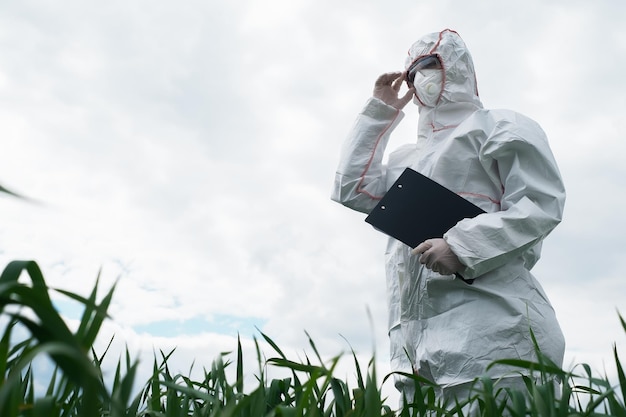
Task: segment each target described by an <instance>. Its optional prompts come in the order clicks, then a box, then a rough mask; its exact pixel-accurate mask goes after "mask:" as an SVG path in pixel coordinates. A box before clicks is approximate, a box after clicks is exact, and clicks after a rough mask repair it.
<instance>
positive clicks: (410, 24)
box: [0, 0, 626, 375]
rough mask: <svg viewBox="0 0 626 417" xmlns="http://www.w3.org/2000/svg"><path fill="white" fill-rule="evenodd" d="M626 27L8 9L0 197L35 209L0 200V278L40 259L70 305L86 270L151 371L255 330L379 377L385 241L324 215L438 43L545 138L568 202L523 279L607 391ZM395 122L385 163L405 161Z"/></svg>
mask: <svg viewBox="0 0 626 417" xmlns="http://www.w3.org/2000/svg"><path fill="white" fill-rule="evenodd" d="M625 18H626V3H624V2H623V1H620V0H614V1H610V0H597V1H593V2H590V1H582V0H581V1H576V0H573V1H572V0H563V1H551V2H546V1H542V0H524V1H517V0H515V1H506V2H503V1H500V0H486V1H480V2H468V1H465V0H448V1H413V0H399V1H395V2H392V3H390V2H388V1H382V0H380V1H362V0H358V1H357V0H345V1H335V0H333V1H331V0H264V1H258V0H229V1H216V0H209V1H199V0H185V1H177V2H174V1H167V0H150V1H147V0H137V1H128V0H123V1H122V0H111V1H106V2H103V1H84V0H80V1H79V0H67V1H64V2H53V1H49V0H20V1H16V0H13V1H3V2H2V3H1V5H0V137H1V139H0V146H1V148H0V184H2V185H3V186H5V187H7V188H11V189H13V190H14V191H17V192H19V193H23V194H26V195H28V196H31V197H33V198H35V199H37V200H38V201H40V202H41V204H30V203H25V202H23V201H20V200H17V199H13V198H10V197H7V196H0V219H1V220H2V221H1V223H0V263H1V264H2V268H3V267H4V265H6V263H8V262H9V261H11V260H13V259H34V260H36V261H37V262H38V263H39V264H40V266H41V267H42V269H43V272H44V275H45V277H46V279H47V280H48V282H49V284H50V285H51V286H53V287H57V288H62V289H68V290H73V291H75V292H78V293H80V294H83V295H87V294H88V293H89V291H90V290H91V288H92V287H93V285H94V284H95V281H96V277H97V275H98V273H99V271H101V278H100V280H101V286H102V288H103V290H105V289H108V288H109V287H110V286H111V285H113V283H114V282H115V281H116V280H119V282H118V287H117V290H116V295H115V298H114V304H113V306H112V308H111V313H112V316H113V318H112V321H110V322H109V324H108V328H109V330H107V331H110V332H115V334H116V335H117V336H116V337H117V340H118V341H119V343H120V344H128V345H129V347H130V348H131V350H132V351H133V352H134V353H136V356H139V355H143V356H145V357H146V358H147V359H146V366H147V367H148V372H149V367H150V363H148V362H150V361H151V358H152V350H153V349H157V350H158V349H168V348H171V347H174V346H177V347H178V351H177V354H176V355H174V357H175V360H176V361H177V362H176V363H180V366H181V369H182V370H183V371H184V370H185V369H187V368H188V367H189V366H190V364H191V363H192V362H193V361H194V360H195V363H196V365H195V366H196V367H198V366H200V367H201V366H203V365H207V364H210V362H211V360H212V359H214V358H215V357H216V356H217V355H218V354H219V352H222V351H226V350H233V349H234V348H235V347H236V338H237V334H238V333H240V334H241V336H242V338H243V341H244V344H245V345H246V346H247V348H249V347H250V346H251V343H250V340H251V338H252V337H253V336H256V337H258V336H259V333H258V331H257V330H256V328H258V329H260V330H261V331H263V332H264V333H266V334H268V335H269V336H270V337H272V338H273V339H274V340H275V341H276V342H277V344H278V345H279V346H281V348H284V350H286V351H294V352H305V351H309V352H310V350H309V346H308V342H307V338H306V335H305V331H307V332H308V333H309V334H310V335H311V337H312V338H313V340H314V341H315V342H316V345H317V347H318V348H319V349H320V351H322V352H323V353H324V354H325V355H328V356H334V355H336V354H339V353H340V352H342V351H347V350H349V348H350V345H351V346H352V347H353V348H354V349H355V350H356V351H357V352H358V353H359V355H362V356H363V357H364V358H366V359H368V358H369V357H370V356H371V355H372V354H373V352H374V349H376V357H377V363H378V366H379V369H378V372H379V374H381V375H382V374H384V373H385V371H386V370H388V365H387V360H388V355H387V346H388V344H387V339H386V329H385V327H386V315H387V313H386V306H385V287H384V267H383V262H384V259H383V250H384V246H385V238H384V237H383V236H382V235H380V234H379V233H378V232H376V231H374V230H373V229H372V228H371V227H370V226H369V225H367V224H366V223H364V222H363V218H364V216H363V215H361V214H359V213H356V212H352V211H350V210H348V209H346V208H344V207H342V206H340V205H338V204H336V203H333V202H331V201H330V199H329V195H330V190H331V185H332V181H333V177H334V172H335V167H336V164H337V162H338V154H339V149H340V146H341V142H342V141H343V139H344V137H345V136H346V134H347V132H348V130H349V129H350V127H351V125H352V123H353V121H354V119H355V117H356V114H357V113H358V112H359V110H360V109H361V107H362V106H363V104H364V103H365V101H366V100H367V98H368V97H369V96H370V95H371V91H372V86H373V82H374V80H375V79H376V77H377V76H378V75H379V74H380V73H382V72H387V71H394V70H400V69H402V65H403V63H404V58H405V56H406V51H407V49H408V47H409V46H410V45H411V44H412V43H413V42H414V41H415V40H416V39H418V38H419V37H421V36H422V35H423V34H425V33H429V32H436V31H440V30H442V29H444V28H452V29H454V30H456V31H458V32H459V33H460V35H461V36H462V38H463V39H464V40H465V42H466V44H467V45H468V47H469V48H470V51H471V52H472V55H473V57H474V62H475V66H476V71H477V77H478V86H479V92H480V95H481V98H482V100H483V103H484V105H485V107H487V108H510V109H514V110H517V111H519V112H521V113H524V114H526V115H528V116H530V117H531V118H533V119H535V120H537V121H538V122H539V123H540V124H541V125H542V127H543V128H544V130H545V131H546V133H547V134H548V137H549V139H550V141H551V146H552V149H553V152H554V154H555V156H556V159H557V161H558V163H559V165H560V168H561V171H562V175H563V178H564V181H565V183H566V187H567V192H568V201H567V204H566V212H565V218H564V220H563V222H562V224H561V225H560V226H559V227H558V228H557V229H556V230H555V231H554V233H553V234H551V235H550V236H549V237H548V239H547V240H546V242H545V244H544V251H543V258H542V260H541V261H540V262H539V264H538V265H537V266H536V267H535V269H534V271H533V272H534V273H535V275H536V276H537V277H538V279H539V280H540V282H541V283H542V284H543V286H544V288H545V290H546V292H547V293H548V296H549V297H550V299H551V301H552V303H553V305H554V307H555V309H556V312H557V316H558V318H559V320H560V323H561V326H562V328H563V331H564V333H565V337H566V341H567V352H566V359H565V364H566V367H568V366H570V365H573V364H576V363H581V362H585V363H589V364H591V365H592V367H594V369H598V370H600V371H604V368H605V367H606V370H607V372H608V373H609V374H612V373H613V369H614V365H613V359H612V354H611V348H612V344H613V343H614V342H616V343H617V344H618V349H621V352H626V350H624V348H623V347H624V345H625V343H626V338H625V337H624V334H623V331H622V330H621V327H620V325H619V320H618V315H617V311H621V312H622V314H626V279H625V278H624V268H623V263H624V259H625V257H626V243H625V242H626V239H624V234H625V232H626V223H625V222H624V220H623V211H624V206H625V205H626V183H625V178H626V159H625V158H626V157H625V156H624V155H625V154H626V141H625V140H624V132H625V131H626V122H625V120H626V118H625V117H624V114H626V99H625V95H624V87H625V86H626V84H625V83H624V81H623V77H624V76H623V74H625V73H626V28H625V27H624V19H625ZM405 113H406V117H405V119H404V120H403V122H402V124H401V125H400V126H399V127H398V129H397V130H396V131H395V133H394V135H393V138H392V141H391V144H390V148H389V149H390V150H391V149H392V148H394V147H396V146H398V145H399V144H402V143H406V142H412V141H414V140H416V133H415V132H416V121H417V109H416V108H415V107H414V106H413V105H412V104H410V105H409V106H408V107H407V108H406V111H405ZM55 299H56V301H57V303H58V305H59V307H60V309H61V311H62V312H63V313H64V314H65V315H66V316H67V317H68V319H69V320H71V319H76V318H78V317H79V315H78V312H79V311H78V310H77V309H76V306H75V305H73V304H71V303H69V302H67V301H66V300H65V299H63V298H62V297H55ZM368 311H369V312H370V314H371V317H372V322H370V319H369V317H368ZM344 338H345V339H346V340H347V342H346V340H344ZM348 342H349V344H348ZM374 345H375V348H374ZM250 352H251V350H250ZM270 354H271V350H269V349H268V356H271V355H270ZM622 355H624V354H622ZM255 360H256V359H255V357H254V356H250V357H249V359H248V361H249V362H255ZM346 368H347V369H351V367H350V359H349V358H346ZM255 369H256V368H255ZM348 372H350V371H348Z"/></svg>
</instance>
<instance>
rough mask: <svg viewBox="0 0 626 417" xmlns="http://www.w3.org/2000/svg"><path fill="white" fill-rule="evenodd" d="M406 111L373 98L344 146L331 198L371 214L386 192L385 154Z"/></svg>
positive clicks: (357, 120) (356, 122)
mask: <svg viewBox="0 0 626 417" xmlns="http://www.w3.org/2000/svg"><path fill="white" fill-rule="evenodd" d="M403 117H404V114H403V113H402V112H401V111H400V110H398V109H395V108H394V107H392V106H389V105H387V104H385V103H383V102H382V101H380V100H378V99H376V98H371V99H369V100H368V102H367V103H366V105H365V107H364V108H363V110H362V111H361V113H359V115H358V117H357V119H356V121H355V123H354V126H353V127H352V130H351V131H350V133H349V134H348V137H347V138H346V140H345V142H344V144H343V147H342V149H341V154H340V159H339V166H338V168H337V172H336V174H335V182H334V186H333V190H332V194H331V199H332V200H334V201H336V202H338V203H341V204H343V205H344V206H346V207H349V208H351V209H353V210H356V211H360V212H363V213H369V212H370V211H371V210H372V209H373V208H374V206H376V204H377V202H378V201H379V200H380V199H381V198H382V196H383V195H384V194H385V192H386V191H387V190H386V180H385V178H386V172H385V166H384V165H383V163H382V161H383V155H384V152H385V148H386V147H387V143H388V142H389V137H390V135H391V132H392V130H393V129H394V128H395V126H397V124H398V123H399V122H400V120H401V119H402V118H403Z"/></svg>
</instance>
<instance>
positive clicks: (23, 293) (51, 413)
mask: <svg viewBox="0 0 626 417" xmlns="http://www.w3.org/2000/svg"><path fill="white" fill-rule="evenodd" d="M18 279H19V280H18ZM52 291H56V292H59V293H60V294H62V295H63V296H66V297H69V298H70V299H72V300H75V301H77V302H78V303H80V305H81V306H82V307H83V314H82V318H81V320H80V324H79V325H78V328H77V329H76V330H74V331H71V330H70V328H69V327H68V326H67V324H66V323H65V321H64V320H63V318H62V317H61V315H60V314H59V312H58V311H56V309H55V308H54V306H53V304H52V301H51V298H50V294H51V292H52ZM114 291H115V288H114V287H113V288H110V289H108V290H107V291H106V292H105V293H104V295H99V294H98V292H99V288H98V282H97V280H96V283H95V285H94V288H93V290H92V292H91V293H90V294H89V295H86V296H82V295H78V294H74V293H72V292H69V291H64V290H52V289H50V288H49V287H48V286H47V285H46V282H45V280H44V277H43V274H42V272H41V270H40V268H39V267H38V265H37V264H36V263H35V262H32V261H14V262H11V263H9V264H8V265H7V266H6V268H5V269H4V271H3V272H2V275H1V276H0V313H1V315H2V317H0V323H6V324H5V326H4V328H3V329H2V332H1V333H0V334H1V339H0V417H14V416H33V417H35V416H36V417H56V416H84V417H92V416H93V417H98V416H112V417H118V416H119V417H121V416H129V417H130V416H132V417H135V416H152V417H157V416H163V417H178V416H198V417H199V416H214V417H225V416H229V417H230V416H241V417H254V416H286V417H290V416H320V417H322V416H324V417H344V416H345V417H348V416H363V417H367V416H392V415H398V416H462V415H467V414H466V413H467V412H466V410H467V409H468V408H472V409H474V410H476V412H477V413H478V414H479V415H482V416H501V415H510V416H624V417H626V407H625V405H624V398H625V394H626V377H625V376H624V372H623V368H622V365H621V363H620V359H619V356H618V352H617V348H616V347H614V348H613V352H612V353H613V357H614V361H615V367H616V372H617V376H618V378H617V379H618V380H617V381H613V382H611V381H609V379H608V377H606V376H604V375H600V376H598V375H594V374H593V373H592V370H591V369H590V367H589V366H587V365H585V364H580V365H577V366H576V367H574V369H573V370H569V371H565V370H563V369H560V368H558V367H556V366H554V365H553V364H551V363H550V362H549V361H548V360H547V359H545V358H543V357H542V356H541V353H540V352H539V354H538V357H539V360H538V362H537V363H531V362H525V361H518V360H511V361H502V362H504V363H507V364H508V365H510V366H511V369H512V372H513V371H515V370H520V371H525V372H526V373H528V374H532V375H534V376H535V377H534V378H527V380H526V381H527V387H526V390H524V391H512V390H506V391H501V389H499V388H498V385H497V383H496V384H495V385H494V384H493V383H492V382H491V381H490V380H489V379H486V378H482V377H481V376H480V375H477V376H476V380H475V388H476V389H475V391H474V392H472V394H471V395H470V396H469V397H468V398H465V399H459V402H458V403H456V404H442V403H441V402H440V401H439V400H438V399H437V398H436V396H435V389H434V386H433V384H431V383H430V382H429V381H426V380H422V379H420V378H418V377H414V376H410V377H412V378H415V380H416V383H417V384H418V386H419V389H418V390H417V391H416V396H415V399H414V400H413V402H411V403H408V404H406V405H405V406H404V407H402V408H400V409H398V406H397V404H387V403H386V399H385V398H383V397H382V396H381V385H382V384H383V383H385V381H386V380H387V379H388V378H390V377H391V375H385V376H383V377H382V378H380V377H379V375H377V374H376V369H375V366H374V360H373V359H372V360H371V361H370V362H369V364H368V366H367V367H366V368H365V369H363V368H362V367H361V366H360V364H359V362H358V361H357V358H356V355H353V357H352V358H349V359H350V360H353V362H354V374H355V375H356V382H355V383H353V386H350V385H349V383H348V382H346V381H344V380H342V379H339V378H336V377H335V375H334V371H335V369H336V366H337V364H338V362H339V360H340V358H341V355H337V356H336V357H332V358H323V357H322V356H321V355H320V354H319V352H318V350H317V348H316V345H315V343H314V341H313V340H311V339H310V338H309V345H310V346H309V348H310V349H311V352H312V354H311V355H310V356H311V358H308V357H307V358H306V360H304V361H302V360H293V359H290V358H288V357H287V355H285V354H284V353H283V351H282V350H281V349H280V347H279V346H277V345H276V343H274V341H273V340H272V339H271V338H270V337H269V336H267V335H265V334H263V333H260V334H259V337H260V338H261V339H260V340H263V342H265V343H267V344H268V345H269V346H270V347H271V351H270V352H262V351H261V348H260V343H258V341H257V340H255V346H256V352H257V355H256V358H253V359H252V360H253V361H256V362H257V364H258V372H257V374H256V382H255V384H254V385H253V386H244V378H243V364H244V358H243V354H242V349H241V343H238V344H237V346H233V353H231V354H225V355H223V356H219V357H217V358H215V359H214V361H213V363H212V366H211V368H210V369H206V370H205V371H204V372H203V374H204V375H203V377H202V378H200V379H199V380H198V378H197V377H196V378H194V379H192V378H191V377H190V376H186V375H182V374H173V373H172V372H171V371H170V369H169V367H168V360H169V358H170V355H171V353H170V354H165V353H161V355H160V356H159V357H155V358H154V364H153V372H152V376H151V377H150V378H149V380H147V381H145V382H142V381H137V380H136V375H137V361H136V360H135V359H134V358H132V357H131V354H130V353H129V352H128V351H126V352H125V355H123V358H122V359H121V360H119V361H118V362H117V367H116V370H115V374H114V377H113V378H112V381H109V382H105V380H104V378H103V369H102V367H101V366H102V363H103V360H104V358H105V356H106V355H107V351H108V349H105V351H104V352H96V351H94V349H93V345H94V342H95V340H96V338H97V337H98V334H99V332H100V330H101V328H102V325H103V323H104V321H105V320H106V319H107V310H108V308H109V305H110V303H111V300H112V298H113V294H114ZM619 320H620V321H621V324H622V327H623V328H624V331H626V323H625V322H624V320H623V319H622V317H621V316H620V317H619ZM21 335H24V337H22V336H21ZM42 355H45V356H48V357H49V358H50V359H51V360H52V363H53V364H54V366H55V370H54V371H53V372H52V375H51V376H50V377H49V380H46V381H44V382H43V383H42V381H41V380H40V379H41V375H37V374H36V371H37V369H36V367H35V366H33V361H35V360H37V359H38V358H39V357H41V356H42ZM263 358H268V359H263ZM247 360H248V359H247V358H246V361H247ZM502 362H501V363H502ZM270 368H280V369H281V370H283V371H284V370H287V372H288V375H289V376H287V377H284V378H279V379H270V378H269V377H268V376H267V375H268V372H267V371H268V369H270ZM555 377H557V378H559V379H560V380H561V381H562V382H563V383H562V384H561V387H560V390H559V392H558V393H555V392H554V390H553V385H552V384H551V382H550V381H551V380H552V379H554V378H555ZM138 383H139V386H141V387H142V388H141V389H140V390H139V393H137V390H136V389H134V388H133V387H135V386H137V384H138ZM386 383H389V381H387V382H386ZM503 392H506V394H508V395H506V396H505V397H504V399H501V398H502V396H500V395H499V394H500V393H503Z"/></svg>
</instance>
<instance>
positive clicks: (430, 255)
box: [411, 239, 465, 275]
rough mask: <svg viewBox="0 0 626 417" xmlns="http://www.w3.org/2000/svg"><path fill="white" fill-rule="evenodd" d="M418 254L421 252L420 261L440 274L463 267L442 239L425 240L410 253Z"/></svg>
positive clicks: (451, 272) (449, 273)
mask: <svg viewBox="0 0 626 417" xmlns="http://www.w3.org/2000/svg"><path fill="white" fill-rule="evenodd" d="M418 254H421V256H420V258H419V261H420V263H422V264H424V265H426V268H428V269H431V270H433V271H435V272H438V273H440V274H442V275H452V274H454V273H455V272H459V271H460V270H462V269H463V268H465V265H463V264H462V263H461V262H460V261H459V258H458V257H457V256H456V255H455V254H454V252H452V249H450V246H448V242H446V241H445V240H444V239H428V240H425V241H424V242H422V243H420V244H419V245H417V246H416V247H415V249H413V250H412V251H411V255H418Z"/></svg>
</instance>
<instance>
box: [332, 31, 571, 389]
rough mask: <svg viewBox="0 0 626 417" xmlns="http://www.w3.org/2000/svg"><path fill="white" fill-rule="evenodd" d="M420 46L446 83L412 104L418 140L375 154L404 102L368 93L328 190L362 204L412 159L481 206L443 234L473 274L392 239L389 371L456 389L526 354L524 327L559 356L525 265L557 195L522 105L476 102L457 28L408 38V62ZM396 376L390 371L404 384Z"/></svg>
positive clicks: (542, 297) (556, 330)
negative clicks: (434, 262)
mask: <svg viewBox="0 0 626 417" xmlns="http://www.w3.org/2000/svg"><path fill="white" fill-rule="evenodd" d="M429 54H436V55H438V57H439V59H440V61H441V63H442V67H443V71H444V85H443V91H442V94H441V96H440V98H439V100H438V102H437V104H436V105H435V107H426V106H423V105H419V106H420V107H419V122H418V135H417V136H418V137H417V143H414V144H408V145H404V146H401V147H400V148H399V149H397V150H396V151H394V152H392V153H391V154H390V155H389V158H388V162H387V165H386V166H385V165H383V153H384V151H385V147H386V145H387V142H388V140H389V136H390V134H391V132H392V131H393V129H394V128H395V126H396V125H397V124H398V123H399V121H400V120H401V118H402V117H403V113H402V112H401V111H400V110H397V109H395V108H394V107H392V106H389V105H387V104H385V103H384V102H382V101H381V100H379V99H376V98H371V99H369V101H368V102H367V104H366V105H365V108H364V109H363V110H362V111H361V113H360V114H359V115H358V118H357V120H356V123H355V125H354V127H353V129H352V131H351V132H350V134H349V135H348V137H347V140H346V141H345V143H344V145H343V148H342V152H341V157H340V163H339V166H338V170H337V173H336V178H335V183H334V189H333V192H332V199H333V200H334V201H337V202H339V203H341V204H343V205H345V206H347V207H349V208H351V209H354V210H357V211H360V212H363V213H368V212H369V211H370V210H371V209H372V208H373V207H374V206H375V205H376V204H377V202H378V200H380V198H381V197H382V196H383V195H384V194H385V192H386V191H387V190H388V189H389V188H390V186H391V185H392V184H393V182H394V181H395V180H396V179H397V178H398V176H399V175H400V174H401V173H402V171H403V170H404V169H405V168H406V167H411V168H413V169H414V170H416V171H418V172H421V173H422V174H424V175H426V176H428V177H430V178H432V179H433V180H435V181H437V182H439V183H440V184H442V185H444V186H445V187H447V188H449V189H451V190H453V191H455V192H456V193H458V194H459V195H461V196H463V197H465V198H466V199H467V200H469V201H471V202H473V203H474V204H476V205H478V206H479V207H481V208H482V209H483V210H485V211H486V212H487V213H485V214H481V215H479V216H477V217H475V218H473V219H464V220H462V221H460V222H458V223H457V224H456V225H455V226H454V227H452V228H451V229H450V230H448V232H447V233H446V234H445V235H444V239H445V240H446V242H447V243H448V245H449V246H450V248H451V249H452V251H453V252H454V253H455V254H456V255H457V256H458V258H459V260H460V261H461V263H462V264H463V265H465V266H466V268H465V269H464V270H462V271H461V273H462V275H463V276H464V277H465V278H466V279H472V278H475V281H474V283H473V284H472V285H469V284H467V283H465V282H463V281H462V280H460V279H458V278H455V277H454V276H453V275H440V274H438V273H436V272H433V271H431V270H429V269H427V268H426V267H425V266H424V265H422V264H420V262H419V255H417V256H413V255H411V248H409V247H408V246H406V245H404V244H403V243H401V242H399V241H397V240H395V239H392V238H390V239H389V242H388V245H387V251H386V275H387V296H388V305H389V337H390V342H391V367H392V371H403V372H408V373H411V372H412V371H416V372H417V373H418V374H419V375H420V376H423V377H425V378H427V379H430V380H432V381H433V382H435V383H437V384H439V385H440V386H441V387H443V388H444V389H445V387H449V388H450V389H454V387H455V386H460V384H464V383H467V382H470V381H472V380H473V379H474V378H475V377H477V376H481V375H485V373H486V368H487V366H488V365H489V364H490V363H491V362H492V361H494V360H497V359H516V358H520V359H527V360H534V359H535V358H536V356H535V353H534V345H533V342H532V340H531V336H530V329H532V331H533V332H534V334H535V336H536V338H537V341H538V344H539V347H540V349H541V351H542V352H543V353H544V354H545V355H547V356H548V357H549V358H550V359H551V360H552V361H553V362H555V363H556V364H557V365H559V366H561V365H562V361H563V353H564V345H565V343H564V339H563V335H562V332H561V329H560V327H559V324H558V322H557V319H556V316H555V313H554V310H553V308H552V306H551V305H550V302H549V300H548V298H547V296H546V294H545V293H544V291H543V289H542V288H541V285H540V284H539V282H538V281H537V280H536V279H535V277H534V276H533V275H532V274H531V273H530V272H529V270H530V269H531V268H532V267H533V265H535V263H536V262H537V260H538V259H539V255H540V251H541V242H542V240H543V239H544V238H545V237H546V236H547V235H548V234H549V233H550V232H551V231H552V230H553V229H554V227H555V226H556V225H557V224H558V223H559V222H560V221H561V217H562V213H563V205H564V202H565V190H564V187H563V183H562V181H561V177H560V174H559V170H558V167H557V164H556V162H555V160H554V158H553V155H552V152H551V150H550V147H549V145H548V142H547V139H546V136H545V134H544V132H543V131H542V129H541V128H540V127H539V125H538V124H537V123H535V122H534V121H532V120H530V119H529V118H527V117H525V116H523V115H521V114H519V113H515V112H513V111H509V110H485V109H483V106H482V104H481V102H480V99H479V97H478V92H477V86H476V77H475V73H474V66H473V62H472V59H471V56H470V54H469V51H468V50H467V48H466V46H465V44H464V43H463V41H462V40H461V38H460V37H459V35H458V34H457V33H456V32H454V31H451V30H444V31H442V32H440V33H433V34H430V35H427V36H425V37H423V38H422V39H421V40H419V41H417V42H416V43H415V44H413V46H412V47H411V48H410V50H409V56H408V58H407V60H406V67H408V66H409V65H410V64H411V63H412V62H413V61H414V60H415V59H416V58H418V57H420V56H423V55H429ZM415 221H416V222H428V219H424V218H416V219H415ZM407 354H408V355H407ZM511 373H512V369H511V368H505V367H494V368H492V369H490V370H489V373H488V374H489V375H490V376H491V377H493V378H497V377H500V376H503V375H510V374H511ZM405 383H407V380H406V379H403V378H396V386H397V387H398V389H400V390H401V391H402V390H403V384H405ZM407 389H408V387H407Z"/></svg>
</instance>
